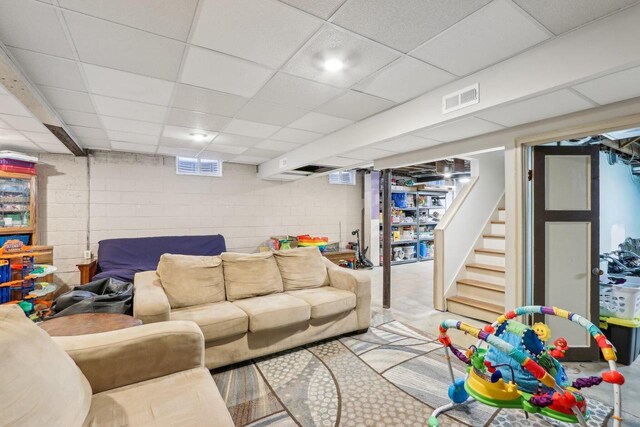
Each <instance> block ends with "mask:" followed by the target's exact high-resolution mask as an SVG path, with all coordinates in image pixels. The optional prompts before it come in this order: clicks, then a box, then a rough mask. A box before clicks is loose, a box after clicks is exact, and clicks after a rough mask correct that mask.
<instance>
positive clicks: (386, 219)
mask: <svg viewBox="0 0 640 427" xmlns="http://www.w3.org/2000/svg"><path fill="white" fill-rule="evenodd" d="M391 174H392V170H391V169H385V170H383V171H382V220H383V221H382V224H383V225H382V307H383V308H391Z"/></svg>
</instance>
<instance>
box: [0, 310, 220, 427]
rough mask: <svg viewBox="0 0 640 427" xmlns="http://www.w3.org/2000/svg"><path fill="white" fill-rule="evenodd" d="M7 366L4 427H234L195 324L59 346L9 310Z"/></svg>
mask: <svg viewBox="0 0 640 427" xmlns="http://www.w3.org/2000/svg"><path fill="white" fill-rule="evenodd" d="M0 362H1V363H2V369H1V370H0V414H2V417H1V422H0V424H2V425H8V426H43V425H51V426H69V427H72V426H178V425H179V426H233V421H232V420H231V416H230V415H229V412H228V411H227V409H226V407H225V404H224V401H223V400H222V397H221V396H220V393H219V392H218V389H217V388H216V385H215V382H214V381H213V379H212V377H211V374H210V373H209V371H208V370H207V369H206V368H204V367H203V362H204V339H203V336H202V332H201V331H200V329H199V328H198V327H197V326H196V325H195V324H194V323H192V322H182V321H172V322H162V323H156V324H153V325H143V326H139V327H135V328H129V329H122V330H118V331H113V332H105V333H100V334H94V335H81V336H74V337H58V338H53V339H52V338H50V337H49V336H48V335H47V333H46V332H44V331H43V330H42V329H40V328H39V327H38V326H37V325H35V324H33V323H32V322H31V321H30V320H29V319H27V318H26V317H25V316H24V313H23V312H22V310H20V308H19V307H17V306H4V307H0ZM74 362H75V363H74Z"/></svg>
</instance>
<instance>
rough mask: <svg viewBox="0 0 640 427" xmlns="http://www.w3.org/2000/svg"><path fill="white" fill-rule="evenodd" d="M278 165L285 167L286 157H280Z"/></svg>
mask: <svg viewBox="0 0 640 427" xmlns="http://www.w3.org/2000/svg"><path fill="white" fill-rule="evenodd" d="M280 167H281V168H286V167H287V158H286V157H285V158H283V159H280Z"/></svg>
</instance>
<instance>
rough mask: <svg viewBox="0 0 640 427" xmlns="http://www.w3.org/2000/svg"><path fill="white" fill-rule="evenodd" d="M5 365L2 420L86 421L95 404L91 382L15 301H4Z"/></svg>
mask: <svg viewBox="0 0 640 427" xmlns="http://www.w3.org/2000/svg"><path fill="white" fill-rule="evenodd" d="M0 365H1V368H0V424H2V425H15V426H18V425H34V426H35V425H38V426H79V425H81V424H82V422H83V421H84V419H85V417H86V415H87V413H88V412H89V406H90V405H91V386H90V385H89V382H88V381H87V379H86V378H85V377H84V375H83V374H82V372H81V371H80V369H79V368H78V367H77V366H76V364H75V363H74V362H73V360H71V357H69V356H68V355H67V353H65V352H64V350H62V348H60V347H59V346H58V345H57V344H56V343H55V342H53V340H52V339H51V337H49V335H47V333H46V332H45V331H44V330H43V329H41V328H40V327H38V326H37V325H36V324H34V323H33V322H32V321H31V320H29V319H27V317H26V316H25V315H24V312H23V311H22V309H20V307H18V306H17V305H15V304H10V305H4V306H1V307H0Z"/></svg>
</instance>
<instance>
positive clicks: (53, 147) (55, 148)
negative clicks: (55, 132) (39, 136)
mask: <svg viewBox="0 0 640 427" xmlns="http://www.w3.org/2000/svg"><path fill="white" fill-rule="evenodd" d="M38 146H39V147H40V148H42V149H43V150H44V151H46V152H47V153H52V154H71V151H69V149H68V148H67V147H65V146H64V144H63V143H61V142H58V143H57V144H38Z"/></svg>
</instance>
